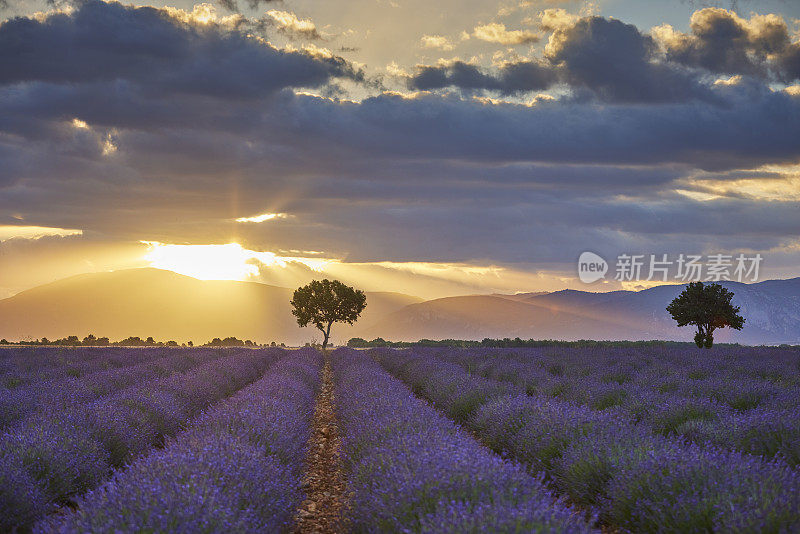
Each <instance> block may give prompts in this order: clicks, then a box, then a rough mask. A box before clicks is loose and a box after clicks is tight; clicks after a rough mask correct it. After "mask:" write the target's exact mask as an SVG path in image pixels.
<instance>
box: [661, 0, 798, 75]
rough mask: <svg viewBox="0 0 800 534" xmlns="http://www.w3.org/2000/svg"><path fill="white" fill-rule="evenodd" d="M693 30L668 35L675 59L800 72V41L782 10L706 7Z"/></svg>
mask: <svg viewBox="0 0 800 534" xmlns="http://www.w3.org/2000/svg"><path fill="white" fill-rule="evenodd" d="M690 28H691V32H690V33H689V34H683V33H679V32H675V33H673V34H672V35H667V36H665V38H664V39H663V42H662V44H663V46H664V48H665V50H666V53H667V57H668V59H669V60H671V61H674V62H676V63H680V64H683V65H687V66H690V67H697V68H701V69H705V70H707V71H710V72H716V73H726V74H746V75H750V76H760V77H764V78H767V77H770V76H772V77H775V78H777V79H782V80H784V81H791V80H793V79H797V78H798V77H800V68H798V67H799V66H800V65H798V57H800V44H799V43H793V42H792V41H791V39H790V36H789V28H788V26H787V24H786V22H785V21H784V20H783V18H781V17H778V16H777V15H753V16H752V17H751V18H750V19H749V20H747V19H742V18H740V17H739V16H737V15H736V13H734V12H733V11H727V10H725V9H720V8H706V9H702V10H699V11H697V12H695V13H694V15H692V20H691V24H690Z"/></svg>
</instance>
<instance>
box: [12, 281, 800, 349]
mask: <svg viewBox="0 0 800 534" xmlns="http://www.w3.org/2000/svg"><path fill="white" fill-rule="evenodd" d="M724 285H726V286H727V287H729V288H730V289H731V290H732V291H733V292H734V293H735V297H734V302H735V303H736V304H738V305H739V306H741V308H742V314H743V315H744V317H745V318H746V319H747V322H746V323H745V327H744V330H743V331H742V332H735V331H731V330H729V329H725V330H722V331H720V332H719V333H718V334H717V335H716V336H715V338H716V340H717V341H720V342H722V341H729V342H740V343H747V344H762V343H768V344H772V343H797V342H800V278H794V279H790V280H768V281H765V282H760V283H758V284H740V283H736V282H724ZM682 288H683V286H658V287H654V288H651V289H647V290H644V291H613V292H610V293H591V292H587V291H575V290H564V291H556V292H553V293H517V294H515V295H499V294H494V295H465V296H457V297H446V298H440V299H434V300H429V301H423V300H422V299H420V298H417V297H412V296H409V295H404V294H400V293H381V292H375V293H367V308H366V310H365V311H364V314H363V316H362V318H361V319H360V320H359V321H358V322H357V323H356V325H355V326H353V327H349V326H342V325H335V326H334V330H333V339H334V341H335V342H336V343H340V344H341V343H344V342H346V341H347V340H348V339H349V338H350V337H355V336H358V337H363V338H366V339H373V338H376V337H382V338H384V339H388V340H392V341H417V340H419V339H423V338H428V339H445V338H452V339H475V340H480V339H483V338H487V337H488V338H504V337H511V338H514V337H520V338H523V339H529V338H535V339H563V340H578V339H597V340H649V339H666V340H676V341H691V339H692V335H693V334H692V332H691V330H690V329H689V328H681V329H679V328H677V327H676V326H675V323H674V321H673V320H672V319H671V318H670V317H669V314H667V312H666V310H665V308H666V306H667V304H669V302H670V301H671V300H672V299H673V298H675V296H677V294H678V293H679V292H680V291H681V290H682ZM292 291H293V290H292V289H289V288H284V287H277V286H270V285H266V284H260V283H255V282H230V281H201V280H196V279H194V278H190V277H188V276H183V275H179V274H176V273H173V272H171V271H162V270H158V269H131V270H124V271H116V272H110V273H93V274H84V275H79V276H74V277H72V278H67V279H64V280H60V281H57V282H53V283H51V284H47V285H43V286H40V287H36V288H33V289H30V290H28V291H23V292H22V293H19V294H17V295H15V296H13V297H11V298H7V299H4V300H0V338H3V337H5V338H7V339H10V340H18V339H34V338H41V337H42V336H46V337H48V338H50V339H54V338H59V337H64V336H68V335H77V336H80V337H83V336H85V335H87V334H90V333H91V334H95V335H97V336H108V337H109V338H111V339H112V340H116V339H122V338H125V337H128V336H140V337H143V338H144V337H146V336H153V337H154V338H156V339H160V340H168V339H174V340H176V341H180V342H183V341H188V340H192V341H193V342H195V343H198V342H206V341H209V340H211V339H212V338H214V337H227V336H235V337H238V338H239V339H252V340H254V341H258V342H269V341H276V342H285V343H288V344H301V343H304V342H306V341H309V340H312V339H317V340H320V339H321V335H319V334H318V332H317V331H316V330H315V329H313V328H305V329H300V328H299V327H298V326H297V323H296V322H295V320H294V317H293V316H292V315H291V313H290V311H289V299H291V296H292Z"/></svg>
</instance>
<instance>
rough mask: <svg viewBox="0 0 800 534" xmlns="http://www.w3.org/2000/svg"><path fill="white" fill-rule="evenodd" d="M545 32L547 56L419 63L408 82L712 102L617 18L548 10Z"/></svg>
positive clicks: (688, 74) (696, 82)
mask: <svg viewBox="0 0 800 534" xmlns="http://www.w3.org/2000/svg"><path fill="white" fill-rule="evenodd" d="M542 27H543V29H546V30H548V31H551V32H552V33H551V35H550V37H549V40H548V42H547V45H546V47H545V52H544V56H543V57H542V58H529V59H517V60H513V61H508V62H505V63H502V64H501V65H500V66H499V67H497V68H496V69H494V70H488V69H482V68H480V67H478V66H477V65H471V64H467V63H464V62H453V63H451V64H441V65H437V66H426V65H423V66H420V67H419V68H418V70H417V72H416V73H415V75H414V76H413V77H411V78H410V79H409V81H408V83H409V86H410V87H412V88H416V89H426V90H430V89H437V88H444V87H458V88H460V89H465V90H469V91H474V90H487V91H499V92H500V93H502V94H516V93H522V92H527V91H540V90H543V89H548V88H550V87H552V86H554V85H557V84H559V83H561V84H566V85H568V86H569V87H570V88H572V89H573V91H574V92H575V93H576V95H579V96H580V95H581V94H582V93H587V92H588V94H590V95H593V96H594V97H596V98H599V99H600V100H603V101H606V102H621V103H634V102H651V103H658V102H681V101H688V100H693V99H704V100H708V99H710V98H712V97H713V94H712V92H711V91H710V89H709V88H708V87H707V86H706V85H705V84H703V83H702V81H701V80H700V77H699V76H698V75H697V74H696V73H694V72H692V71H690V70H689V69H687V68H685V67H684V66H682V65H680V64H676V63H670V62H667V61H662V60H661V59H660V58H659V57H658V47H657V46H656V44H655V42H654V40H653V38H652V37H651V36H649V35H646V34H643V33H641V32H640V31H639V30H638V29H637V28H636V27H635V26H633V25H631V24H625V23H623V22H621V21H618V20H616V19H606V18H603V17H596V16H591V17H579V16H577V15H571V14H568V13H567V12H566V11H564V10H563V9H561V10H547V11H546V12H545V13H544V14H543V15H542Z"/></svg>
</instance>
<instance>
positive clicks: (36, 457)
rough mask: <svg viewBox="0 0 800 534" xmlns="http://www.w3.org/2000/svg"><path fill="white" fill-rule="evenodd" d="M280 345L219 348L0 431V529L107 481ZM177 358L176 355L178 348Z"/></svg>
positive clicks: (246, 377)
mask: <svg viewBox="0 0 800 534" xmlns="http://www.w3.org/2000/svg"><path fill="white" fill-rule="evenodd" d="M285 354H286V352H285V351H282V350H280V349H269V350H248V349H238V350H236V349H234V350H224V351H221V357H219V358H217V359H212V360H211V361H208V362H207V363H204V364H202V365H200V366H198V367H196V368H194V369H192V370H190V371H187V372H183V373H176V374H173V375H170V376H167V377H163V378H157V379H153V380H150V381H147V382H144V383H141V384H138V385H135V386H133V387H130V388H127V389H124V390H122V391H120V392H119V393H115V394H112V395H108V396H106V397H101V398H99V399H97V400H95V401H92V402H88V403H85V404H79V405H75V406H71V407H69V409H55V410H53V411H52V412H49V411H47V410H45V411H43V412H41V413H37V414H34V415H33V416H32V417H29V418H27V419H25V420H24V421H23V422H22V423H21V424H19V425H16V426H14V427H12V428H9V429H6V431H4V433H3V434H2V436H0V530H8V529H11V528H14V527H18V528H19V527H22V528H25V527H27V526H29V525H31V524H33V522H35V521H36V520H38V519H40V518H41V517H43V516H44V515H46V514H47V513H49V512H51V511H52V510H54V509H55V508H57V507H58V506H62V505H65V504H68V503H70V502H71V501H72V500H73V499H74V498H75V497H77V496H79V495H80V494H82V493H84V492H85V491H87V490H90V489H92V488H94V487H97V486H98V485H99V484H101V483H102V482H103V481H105V480H106V479H107V478H108V477H109V475H110V473H111V470H112V468H119V467H121V466H122V465H124V464H125V463H127V462H130V461H131V460H133V459H134V458H136V457H138V456H140V455H142V454H144V453H146V452H147V451H148V450H150V449H151V448H153V447H155V446H159V445H162V444H163V443H164V440H165V437H167V436H171V435H174V434H175V433H176V432H178V431H179V430H180V428H181V426H182V425H183V424H185V423H186V422H187V421H189V420H190V418H192V417H193V416H195V415H197V414H198V413H199V412H200V411H201V410H203V409H205V408H207V407H208V406H210V405H211V404H212V403H215V402H217V401H219V400H221V399H223V398H225V397H227V396H229V395H231V394H232V393H234V392H235V391H237V390H239V389H241V388H242V387H244V386H245V385H247V384H249V383H251V382H253V381H254V380H256V379H258V378H259V377H260V376H261V375H262V373H263V372H264V371H265V370H266V369H267V368H268V367H269V366H270V365H272V364H273V363H274V362H276V361H278V360H279V359H280V358H282V357H283V356H284V355H285ZM176 357H180V356H179V355H178V354H177V353H176Z"/></svg>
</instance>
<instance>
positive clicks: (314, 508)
mask: <svg viewBox="0 0 800 534" xmlns="http://www.w3.org/2000/svg"><path fill="white" fill-rule="evenodd" d="M324 356H325V364H324V365H323V368H322V387H321V388H320V392H319V395H318V396H317V405H316V408H315V411H314V422H313V430H312V434H311V442H310V445H311V446H310V448H309V454H308V458H307V459H306V473H305V475H304V477H303V489H304V490H305V492H306V496H307V497H306V500H305V501H303V504H302V505H301V506H300V509H299V510H298V511H297V515H296V516H295V528H294V533H295V534H311V533H315V534H334V533H336V534H339V533H342V532H345V531H346V525H345V521H344V511H345V510H346V508H347V504H348V502H349V491H348V487H347V483H346V480H345V477H344V472H343V469H342V459H341V440H340V438H339V426H338V424H337V422H336V413H335V410H334V406H335V399H334V396H333V370H332V369H331V359H330V356H329V355H328V354H327V352H326V353H325V354H324Z"/></svg>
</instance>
